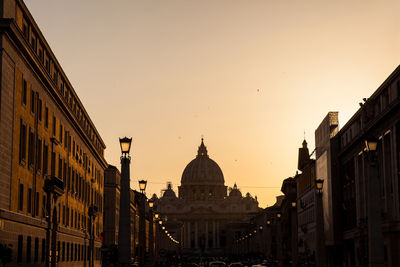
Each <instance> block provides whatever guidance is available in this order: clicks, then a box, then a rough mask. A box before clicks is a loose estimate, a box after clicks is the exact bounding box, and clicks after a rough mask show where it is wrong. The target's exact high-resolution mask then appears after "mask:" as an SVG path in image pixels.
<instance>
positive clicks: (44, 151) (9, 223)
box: [0, 0, 107, 266]
mask: <svg viewBox="0 0 400 267" xmlns="http://www.w3.org/2000/svg"><path fill="white" fill-rule="evenodd" d="M0 10H1V18H0V38H1V42H0V43H1V44H0V46H1V58H0V68H1V71H0V74H1V97H0V154H1V156H0V243H3V244H7V245H8V244H10V245H12V247H11V248H12V251H13V259H12V263H11V264H9V265H8V266H44V265H45V262H46V259H47V255H49V254H47V252H48V251H49V249H46V244H47V242H46V239H47V240H49V239H50V238H46V235H47V234H48V233H49V232H50V237H52V236H53V234H54V233H56V234H57V235H56V236H57V238H56V239H54V240H52V241H51V242H50V240H49V242H50V248H52V251H53V254H52V256H53V258H56V261H57V262H58V266H75V265H76V266H78V265H79V266H83V265H84V264H85V263H86V264H87V266H88V264H89V255H91V254H92V253H91V251H92V248H94V249H93V251H94V263H95V264H96V265H99V263H100V262H99V260H100V247H101V241H100V239H99V238H98V237H99V236H100V233H101V232H102V231H103V219H102V211H103V175H104V169H105V168H106V166H107V164H106V161H105V159H104V149H105V144H104V142H103V141H102V139H101V137H100V135H99V133H98V132H97V130H96V128H95V126H94V124H93V122H92V121H91V119H90V117H89V115H88V114H87V112H86V110H85V108H84V106H83V105H82V103H81V101H80V100H79V98H78V96H77V94H76V92H75V91H74V89H73V87H72V85H71V83H70V82H69V80H68V78H67V76H66V75H65V73H64V71H63V70H62V68H61V66H60V64H59V63H58V61H57V59H56V57H55V55H54V54H53V52H52V51H51V48H50V46H49V45H48V43H47V41H46V39H45V38H44V36H43V35H42V33H41V31H40V29H39V27H38V25H37V24H36V22H35V21H34V19H33V17H32V15H31V14H30V12H29V10H28V9H27V7H26V6H25V4H24V3H23V1H19V0H4V1H1V2H0ZM45 183H46V190H47V191H49V192H55V190H54V188H55V187H57V192H58V193H60V194H61V196H60V197H58V198H57V200H56V201H54V200H53V199H49V198H48V197H47V193H46V191H45V189H44V187H45ZM48 200H50V201H49V202H48ZM48 203H50V204H49V206H48ZM89 211H90V212H89ZM89 215H90V216H91V217H90V216H89ZM49 216H52V219H51V220H50V224H48V222H47V219H48V218H49ZM49 225H50V226H51V230H50V231H47V230H48V229H50V228H49ZM53 229H54V230H53ZM54 236H55V235H54ZM91 240H92V241H91ZM89 244H91V245H89ZM54 256H55V257H54Z"/></svg>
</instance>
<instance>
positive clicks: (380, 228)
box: [336, 67, 400, 266]
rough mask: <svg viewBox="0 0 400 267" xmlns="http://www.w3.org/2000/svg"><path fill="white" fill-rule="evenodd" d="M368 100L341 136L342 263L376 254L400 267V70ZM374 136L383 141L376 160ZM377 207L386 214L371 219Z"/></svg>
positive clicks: (355, 262) (366, 259)
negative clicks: (370, 147) (370, 142)
mask: <svg viewBox="0 0 400 267" xmlns="http://www.w3.org/2000/svg"><path fill="white" fill-rule="evenodd" d="M363 100H364V101H363V103H360V106H361V108H360V109H359V110H358V111H357V112H356V113H355V114H354V115H353V117H352V118H351V119H350V120H349V121H348V122H347V123H346V124H345V125H344V126H343V127H342V128H341V129H340V131H339V133H338V135H339V138H340V139H339V141H340V148H339V151H338V154H337V162H338V164H339V166H340V169H339V179H340V185H341V186H340V188H339V190H338V191H337V192H336V194H338V195H339V196H340V204H341V210H340V214H339V215H340V220H341V230H342V231H341V240H340V241H341V242H340V244H342V245H343V254H344V258H343V259H342V261H343V262H344V263H345V264H346V266H365V265H367V264H368V262H369V259H370V257H371V256H372V255H371V253H373V254H374V255H375V256H373V257H374V260H378V261H380V262H381V263H382V264H384V265H385V266H400V257H399V251H400V172H399V170H400V67H397V68H396V69H395V70H394V71H393V73H392V74H391V75H390V76H389V77H388V78H387V79H386V80H385V81H384V82H383V83H382V85H381V86H380V87H379V88H378V89H377V90H376V91H375V92H374V93H373V94H372V95H371V96H370V97H369V98H368V99H366V98H364V99H363ZM371 137H374V138H376V139H377V140H378V146H377V155H376V159H371V158H370V157H369V155H368V152H367V151H366V147H365V141H366V140H367V139H369V138H371ZM375 160H376V162H375ZM373 164H374V166H375V167H371V165H373ZM374 168H375V171H376V174H373V175H372V176H371V172H372V171H373V169H374ZM374 178H375V179H378V181H377V182H376V184H377V185H376V186H373V183H374V181H373V180H374ZM371 185H372V186H371ZM372 205H376V206H374V209H376V213H377V214H379V215H380V216H379V215H378V216H369V213H370V209H369V208H371V207H372ZM368 228H370V229H368ZM376 235H381V238H378V239H376V238H375V237H376ZM371 237H373V238H375V239H370V238H371ZM371 240H374V242H373V244H371V243H372V242H371ZM376 253H377V254H378V256H376V255H377V254H376Z"/></svg>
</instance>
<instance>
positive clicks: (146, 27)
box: [25, 0, 400, 207]
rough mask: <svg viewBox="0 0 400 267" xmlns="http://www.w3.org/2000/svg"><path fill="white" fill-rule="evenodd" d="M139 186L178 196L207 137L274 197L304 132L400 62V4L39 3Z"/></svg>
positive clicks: (65, 63) (224, 158) (233, 170)
mask: <svg viewBox="0 0 400 267" xmlns="http://www.w3.org/2000/svg"><path fill="white" fill-rule="evenodd" d="M25 3H26V5H27V6H28V8H29V10H30V11H31V13H32V15H33V17H34V18H35V20H36V22H37V23H38V25H39V27H40V29H41V30H42V33H43V34H44V36H45V38H46V39H47V41H48V43H49V44H50V47H51V48H52V50H53V52H54V53H55V55H56V57H57V59H58V61H59V62H60V64H61V66H62V67H63V69H64V71H65V73H66V74H67V76H68V78H69V80H70V81H71V83H72V85H73V86H74V89H75V91H76V92H77V94H78V96H79V98H80V99H81V101H82V103H83V104H84V106H85V108H86V110H87V112H88V114H89V115H90V117H91V119H92V121H93V122H94V124H95V126H96V128H97V130H98V131H99V133H100V135H101V136H102V138H103V140H104V142H105V143H106V145H107V148H106V152H105V153H106V160H107V161H108V163H109V164H112V165H115V166H117V167H118V168H119V167H120V163H119V158H120V154H121V152H120V147H119V142H118V137H123V136H125V135H126V136H128V137H132V138H133V146H132V149H131V156H132V164H131V187H132V188H134V189H138V183H137V181H138V179H146V180H148V188H147V190H146V191H147V195H148V196H150V195H151V194H153V193H156V194H157V195H158V196H160V190H162V189H163V188H165V187H166V182H167V181H171V182H172V184H173V186H174V189H175V190H176V192H177V186H178V185H180V179H181V175H182V172H183V170H184V168H185V166H186V165H187V164H188V163H189V162H190V161H191V160H192V159H193V158H194V157H195V156H196V153H197V148H198V146H199V145H200V141H201V137H202V135H203V136H204V142H205V145H206V146H207V149H208V152H209V155H210V157H211V158H212V159H213V160H215V161H216V162H217V163H218V164H219V166H220V167H221V169H222V171H223V173H224V176H225V185H227V186H230V187H231V186H233V184H234V183H235V182H236V183H237V185H238V187H239V188H240V189H241V190H242V193H243V194H245V193H246V192H250V193H251V195H252V196H254V195H257V197H258V201H259V203H260V206H261V207H266V206H267V205H268V206H270V205H273V204H274V202H275V197H276V196H277V195H279V194H281V192H280V188H281V184H282V180H283V179H285V178H287V177H290V176H293V175H294V174H295V172H296V169H297V153H298V148H299V147H300V146H301V143H302V141H303V139H304V132H305V137H306V140H307V142H308V143H309V149H310V152H311V151H312V150H313V149H314V131H315V129H316V128H317V127H318V125H319V124H320V122H321V121H322V119H323V118H324V117H325V115H326V114H327V113H328V112H329V111H339V123H340V125H341V126H342V125H344V124H345V123H346V121H347V120H348V119H349V118H350V117H351V116H352V114H353V113H354V112H356V110H357V109H358V107H359V106H358V103H359V102H360V101H361V99H362V98H363V97H368V96H370V95H371V94H372V93H373V92H374V91H375V90H376V89H377V87H378V86H379V85H380V84H381V83H382V82H383V81H384V80H385V79H386V77H387V76H389V74H390V73H391V72H392V71H393V70H394V69H395V68H396V67H397V66H398V64H399V63H400V19H399V10H400V1H349V0H343V1H342V0H338V1H329V0H318V1H317V0H315V1H310V0H264V1H255V0H251V1H246V0H241V1H235V0H230V1H228V0H197V1H190V0H181V1H170V0H160V1H150V0H149V1H145V0H143V1H133V0H115V1H106V0H84V1H78V0H69V1H54V0H26V1H25Z"/></svg>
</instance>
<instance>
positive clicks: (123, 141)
mask: <svg viewBox="0 0 400 267" xmlns="http://www.w3.org/2000/svg"><path fill="white" fill-rule="evenodd" d="M131 142H132V138H128V137H124V138H119V144H120V146H121V191H120V202H119V203H120V204H119V206H120V212H119V235H118V249H119V263H120V265H121V266H129V264H130V261H131V214H130V212H131V210H130V203H131V199H130V170H129V165H130V163H131V157H130V156H129V151H130V149H131Z"/></svg>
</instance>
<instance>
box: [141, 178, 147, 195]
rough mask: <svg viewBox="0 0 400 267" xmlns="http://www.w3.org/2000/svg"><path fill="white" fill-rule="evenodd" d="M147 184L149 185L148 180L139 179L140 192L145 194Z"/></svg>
mask: <svg viewBox="0 0 400 267" xmlns="http://www.w3.org/2000/svg"><path fill="white" fill-rule="evenodd" d="M146 186H147V181H146V180H140V181H139V189H140V193H142V194H145V192H144V191H146Z"/></svg>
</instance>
